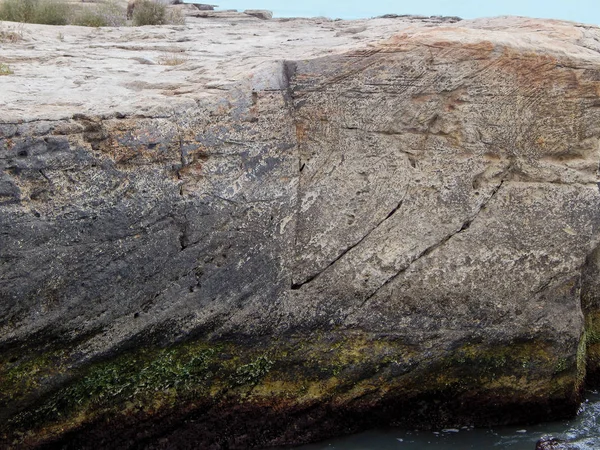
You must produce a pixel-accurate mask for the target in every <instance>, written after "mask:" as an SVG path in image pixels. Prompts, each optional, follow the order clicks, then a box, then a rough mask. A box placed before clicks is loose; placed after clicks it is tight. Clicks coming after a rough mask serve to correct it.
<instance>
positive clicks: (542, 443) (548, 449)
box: [535, 436, 576, 450]
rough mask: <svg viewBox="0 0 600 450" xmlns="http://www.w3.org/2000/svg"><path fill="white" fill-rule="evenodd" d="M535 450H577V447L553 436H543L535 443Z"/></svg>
mask: <svg viewBox="0 0 600 450" xmlns="http://www.w3.org/2000/svg"><path fill="white" fill-rule="evenodd" d="M535 450H576V447H573V446H571V445H568V444H566V443H564V442H562V441H561V440H559V439H556V438H553V437H551V436H548V437H543V438H541V439H540V440H539V441H538V442H537V443H536V445H535Z"/></svg>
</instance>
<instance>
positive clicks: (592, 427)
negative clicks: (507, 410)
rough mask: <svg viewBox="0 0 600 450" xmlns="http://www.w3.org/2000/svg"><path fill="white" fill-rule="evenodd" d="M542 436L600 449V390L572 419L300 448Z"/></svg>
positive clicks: (376, 449)
mask: <svg viewBox="0 0 600 450" xmlns="http://www.w3.org/2000/svg"><path fill="white" fill-rule="evenodd" d="M542 436H553V437H556V438H559V439H561V440H565V441H566V442H568V443H569V445H570V446H572V447H573V448H574V449H579V450H600V393H598V392H588V393H587V395H586V400H585V401H584V403H583V404H582V405H581V408H580V409H579V414H578V415H577V417H575V418H573V419H572V420H566V421H561V422H550V423H544V424H539V425H534V426H520V427H519V426H517V427H498V428H490V429H478V428H470V427H464V428H450V429H443V430H436V431H410V430H403V429H387V430H374V431H368V432H365V433H360V434H356V435H352V436H346V437H342V438H337V439H331V440H328V441H325V442H321V443H319V444H311V445H304V446H300V447H296V448H297V449H298V450H467V449H478V450H484V449H498V450H500V449H508V450H534V449H535V444H536V442H537V441H538V439H540V438H541V437H542Z"/></svg>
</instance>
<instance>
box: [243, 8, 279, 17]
mask: <svg viewBox="0 0 600 450" xmlns="http://www.w3.org/2000/svg"><path fill="white" fill-rule="evenodd" d="M244 14H247V15H249V16H253V17H257V18H259V19H263V20H269V19H272V18H273V13H272V12H271V11H267V10H266V9H247V10H245V11H244Z"/></svg>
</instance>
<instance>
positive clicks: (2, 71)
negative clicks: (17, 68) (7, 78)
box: [0, 63, 14, 76]
mask: <svg viewBox="0 0 600 450" xmlns="http://www.w3.org/2000/svg"><path fill="white" fill-rule="evenodd" d="M13 73H14V72H13V71H12V69H11V68H10V66H9V65H8V64H1V63H0V76H3V75H12V74H13Z"/></svg>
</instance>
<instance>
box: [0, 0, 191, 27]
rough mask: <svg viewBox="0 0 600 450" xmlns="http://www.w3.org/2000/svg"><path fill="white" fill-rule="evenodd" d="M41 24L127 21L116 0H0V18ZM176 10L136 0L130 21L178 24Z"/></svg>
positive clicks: (155, 0)
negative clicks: (87, 0)
mask: <svg viewBox="0 0 600 450" xmlns="http://www.w3.org/2000/svg"><path fill="white" fill-rule="evenodd" d="M2 20H4V21H10V22H22V23H39V24H45V25H80V26H89V27H119V26H125V25H127V10H126V8H124V6H123V4H122V2H119V1H117V0H97V1H96V2H94V3H91V4H86V3H82V4H79V5H78V4H73V3H72V2H68V1H66V0H0V21H2ZM184 23H185V16H184V15H183V14H182V12H181V11H180V10H176V9H171V8H167V6H166V5H165V4H164V3H162V2H161V1H160V0H140V1H138V3H137V4H136V7H135V10H134V12H133V21H132V24H133V25H137V26H140V25H182V24H184Z"/></svg>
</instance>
